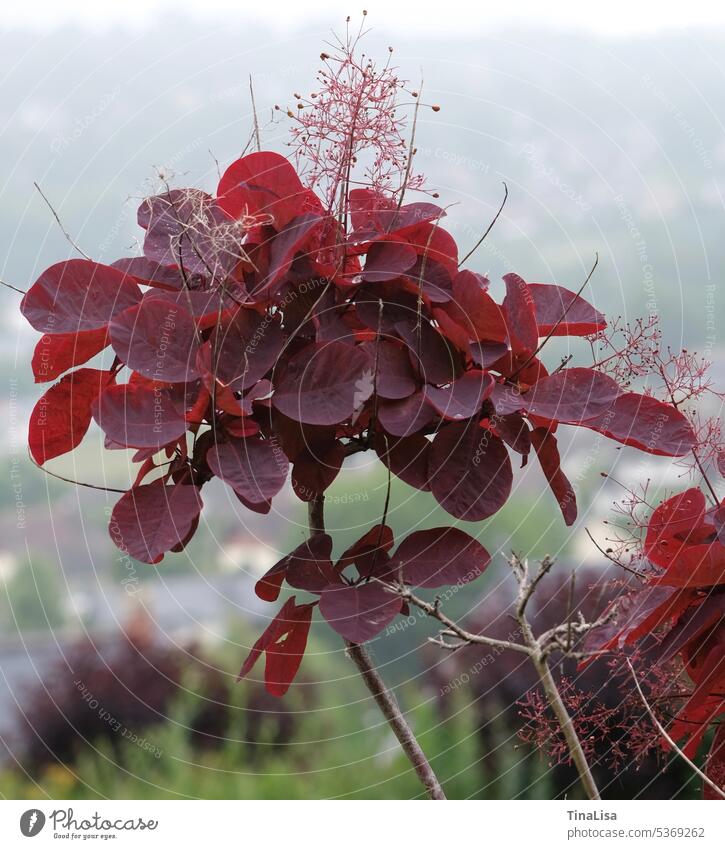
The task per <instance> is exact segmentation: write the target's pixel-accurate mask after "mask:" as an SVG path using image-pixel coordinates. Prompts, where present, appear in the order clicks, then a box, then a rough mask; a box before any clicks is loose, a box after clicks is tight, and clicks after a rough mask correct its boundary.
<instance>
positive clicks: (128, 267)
mask: <svg viewBox="0 0 725 849" xmlns="http://www.w3.org/2000/svg"><path fill="white" fill-rule="evenodd" d="M111 268H117V269H118V270H119V271H121V272H123V273H124V274H130V275H131V276H132V277H135V278H136V282H137V283H140V284H141V285H142V286H156V287H157V288H159V289H168V290H170V291H178V290H179V289H182V288H183V286H184V278H183V277H182V275H181V271H180V269H179V268H178V266H176V265H164V264H163V263H160V262H155V261H154V260H152V259H148V257H145V256H132V257H124V258H123V259H117V260H116V261H115V262H112V263H111ZM190 291H191V290H190Z"/></svg>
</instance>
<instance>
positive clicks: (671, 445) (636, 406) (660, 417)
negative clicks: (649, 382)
mask: <svg viewBox="0 0 725 849" xmlns="http://www.w3.org/2000/svg"><path fill="white" fill-rule="evenodd" d="M584 425H585V427H590V428H592V429H593V430H597V431H599V432H600V433H603V434H604V435H605V436H608V437H609V438H610V439H616V440H617V442H622V443H624V444H625V445H633V446H634V447H635V448H639V449H640V450H641V451H647V452H648V453H649V454H660V455H664V456H665V457H682V456H684V455H685V454H687V453H688V452H689V451H691V450H692V448H693V446H694V445H695V441H696V440H695V434H694V433H693V430H692V426H691V425H690V423H689V422H688V421H687V419H686V418H685V417H684V416H683V415H682V413H681V412H680V411H679V410H676V409H675V408H674V407H673V406H672V405H671V404H666V403H665V402H663V401H658V400H657V399H656V398H652V397H650V396H649V395H639V394H638V393H637V392H626V393H625V394H623V395H620V396H619V397H618V398H616V399H615V400H614V402H613V403H612V405H611V406H610V408H609V409H608V410H603V411H602V412H601V413H600V414H599V416H597V418H596V419H590V420H588V421H586V422H584Z"/></svg>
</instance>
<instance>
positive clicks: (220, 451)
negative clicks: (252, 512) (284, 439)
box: [206, 436, 289, 512]
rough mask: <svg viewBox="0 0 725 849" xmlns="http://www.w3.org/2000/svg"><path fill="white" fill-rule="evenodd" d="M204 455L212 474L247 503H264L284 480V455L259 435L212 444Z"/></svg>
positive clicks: (286, 467)
mask: <svg viewBox="0 0 725 849" xmlns="http://www.w3.org/2000/svg"><path fill="white" fill-rule="evenodd" d="M206 456H207V462H208V463H209V467H210V468H211V470H212V471H213V472H214V474H215V475H217V476H218V477H220V478H221V479H222V480H223V481H224V482H225V483H227V484H229V486H231V488H232V489H233V490H234V491H235V492H236V493H237V495H239V496H240V497H241V498H243V499H244V500H245V501H247V502H249V503H250V504H260V505H263V504H266V503H267V502H268V501H269V500H270V499H271V498H273V497H274V496H275V495H276V494H277V493H278V492H279V491H280V489H282V487H283V486H284V483H285V480H286V479H287V470H288V467H289V463H288V461H287V457H286V456H285V455H284V452H283V451H282V449H281V448H280V447H279V445H278V444H276V443H273V442H272V440H269V439H262V438H261V437H260V436H250V437H248V438H247V439H235V440H233V441H230V442H223V443H221V444H219V445H214V446H213V447H212V448H211V449H210V450H209V452H208V453H207V455H206ZM265 512H266V511H265Z"/></svg>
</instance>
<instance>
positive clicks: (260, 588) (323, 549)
mask: <svg viewBox="0 0 725 849" xmlns="http://www.w3.org/2000/svg"><path fill="white" fill-rule="evenodd" d="M331 553H332V538H331V537H330V536H328V535H327V534H316V535H315V536H312V537H310V538H309V539H307V540H305V541H304V542H303V543H302V544H301V545H298V546H297V548H295V550H294V551H292V552H290V553H289V554H287V555H285V556H284V557H283V558H282V559H281V560H280V561H279V562H278V563H275V564H274V566H272V568H271V569H269V570H268V571H267V572H266V573H265V574H264V575H263V576H262V577H261V578H260V579H259V580H258V581H257V583H256V584H255V587H254V591H255V593H256V594H257V595H258V596H259V597H260V598H261V599H264V601H276V600H277V598H278V597H279V593H280V589H281V586H282V582H283V581H284V580H285V578H286V579H287V583H288V584H289V585H290V586H291V587H295V588H296V589H300V590H307V591H308V592H315V593H316V592H321V591H322V590H323V589H324V588H325V587H326V586H328V585H329V584H332V583H335V581H336V580H337V574H336V573H335V572H334V571H333V568H332V561H331V560H330V554H331Z"/></svg>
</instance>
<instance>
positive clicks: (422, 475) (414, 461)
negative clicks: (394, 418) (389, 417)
mask: <svg viewBox="0 0 725 849" xmlns="http://www.w3.org/2000/svg"><path fill="white" fill-rule="evenodd" d="M430 448H431V443H430V442H429V441H428V440H427V439H426V438H425V437H424V436H423V435H422V434H419V433H414V434H412V435H411V436H406V437H401V438H400V439H395V438H394V437H392V436H388V437H387V442H386V440H385V435H384V434H382V433H378V434H376V436H375V451H376V452H377V454H378V457H380V459H381V461H382V462H383V463H384V465H385V466H386V467H387V468H389V469H390V471H391V472H392V473H393V474H394V475H395V476H396V477H399V478H400V480H402V481H405V483H407V484H408V485H409V486H412V487H415V488H416V489H420V490H421V491H423V492H427V491H428V490H429V489H430V484H429V483H428V464H429V456H430Z"/></svg>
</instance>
